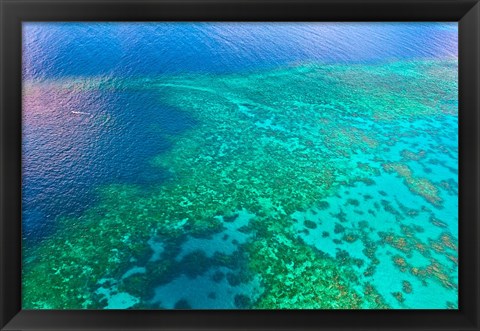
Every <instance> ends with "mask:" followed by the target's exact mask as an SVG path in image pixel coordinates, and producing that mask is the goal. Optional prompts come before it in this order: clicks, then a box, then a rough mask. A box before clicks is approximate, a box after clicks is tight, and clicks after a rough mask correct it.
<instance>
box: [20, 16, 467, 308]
mask: <svg viewBox="0 0 480 331" xmlns="http://www.w3.org/2000/svg"><path fill="white" fill-rule="evenodd" d="M67 36H69V37H68V38H67ZM71 36H75V38H71ZM456 49H457V26H456V24H451V23H408V24H406V23H394V24H392V23H388V24H387V23H348V24H346V23H341V24H340V23H308V24H307V23H305V24H293V23H281V24H280V23H276V24H273V23H272V24H265V23H263V24H257V23H255V24H254V23H244V24H240V23H168V24H167V23H163V24H153V23H128V24H127V23H121V24H120V23H115V24H113V23H109V24H107V23H95V24H94V23H88V24H85V23H76V24H73V23H35V24H33V23H32V24H27V25H25V26H24V70H23V72H24V87H23V91H24V95H23V105H24V106H23V107H24V109H23V221H22V222H23V223H22V225H23V238H24V240H23V243H24V251H23V256H24V262H23V270H24V271H23V272H24V274H23V307H24V308H27V309H32V308H35V309H62V308H63V309H82V308H89V309H102V308H104V309H127V308H128V309H159V308H166V309H171V308H178V309H180V308H181V309H185V308H193V309H197V308H198V309H202V308H205V309H231V308H241V309H257V308H258V309H262V308H284V309H296V308H305V309H312V308H322V309H359V308H364V309H370V308H399V309H411V308H450V309H451V308H457V306H458V298H457V296H458V291H457V290H458V267H457V264H458V251H457V250H458V249H457V244H458V231H457V229H458V201H457V197H458V164H457V163H458V142H457V141H458V129H457V128H458V98H457V92H458V91H457V90H458V86H457V50H456Z"/></svg>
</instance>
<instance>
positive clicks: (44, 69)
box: [24, 23, 457, 78]
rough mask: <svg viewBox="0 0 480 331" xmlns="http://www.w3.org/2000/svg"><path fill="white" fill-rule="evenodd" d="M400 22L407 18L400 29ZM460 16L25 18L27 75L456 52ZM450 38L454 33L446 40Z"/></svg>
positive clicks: (124, 73) (123, 73) (241, 67)
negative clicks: (411, 19) (374, 19)
mask: <svg viewBox="0 0 480 331" xmlns="http://www.w3.org/2000/svg"><path fill="white" fill-rule="evenodd" d="M399 26H402V28H401V29H399ZM456 26H457V23H451V24H447V25H445V23H342V24H338V23H307V24H299V23H271V24H265V23H214V24H212V23H195V24H191V23H162V24H158V23H95V24H91V23H89V24H85V23H55V24H52V23H25V24H24V50H25V53H24V60H25V66H24V76H25V77H26V78H58V77H68V76H92V75H94V76H98V75H113V76H115V77H130V76H138V75H158V74H162V73H174V72H206V73H219V72H232V71H245V70H249V69H250V70H255V69H258V68H265V67H275V66H280V65H283V64H285V63H290V62H296V61H314V60H318V61H324V62H335V63H338V62H345V63H351V62H359V63H365V62H366V61H384V60H395V59H406V58H418V57H442V56H452V55H456V53H457V49H456V47H457V43H456V38H453V39H452V35H456V34H457V30H456ZM445 40H452V41H453V42H452V43H451V45H446V43H445Z"/></svg>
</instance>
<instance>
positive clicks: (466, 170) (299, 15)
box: [0, 0, 480, 331]
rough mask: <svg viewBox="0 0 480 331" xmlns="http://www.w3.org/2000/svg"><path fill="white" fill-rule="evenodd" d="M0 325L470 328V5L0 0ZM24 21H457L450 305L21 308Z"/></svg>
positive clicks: (474, 321) (474, 151) (473, 240)
mask: <svg viewBox="0 0 480 331" xmlns="http://www.w3.org/2000/svg"><path fill="white" fill-rule="evenodd" d="M0 12H1V56H2V58H1V69H2V71H1V112H0V116H1V117H0V121H1V162H0V167H1V168H0V171H1V187H0V189H1V191H0V192H1V204H0V208H1V210H0V212H1V214H0V218H1V219H0V226H1V228H0V233H1V269H0V291H1V292H0V314H1V315H0V328H1V330H8V331H13V330H73V329H75V330H105V329H111V330H114V329H115V330H120V329H121V330H147V329H148V330H180V329H181V330H200V329H202V330H207V329H208V330H210V329H211V330H220V329H222V330H248V329H252V330H253V329H256V330H307V329H315V330H317V329H318V330H320V329H324V330H329V329H362V330H366V329H372V330H373V329H417V330H427V329H429V330H433V329H442V330H480V329H479V328H480V314H479V310H480V305H479V298H480V295H479V294H480V292H479V290H480V286H479V282H480V274H479V265H480V263H479V247H480V245H479V242H480V235H479V229H480V227H479V226H478V219H479V217H478V216H479V208H478V205H479V194H478V193H479V169H480V167H479V156H480V152H479V147H480V146H479V132H480V130H479V110H480V109H479V95H480V91H479V86H480V85H479V61H480V48H479V47H480V4H479V3H478V2H477V1H471V0H459V1H454V0H418V1H417V0H403V1H398V0H394V1H377V0H373V1H372V0H337V1H334V0H329V1H321V0H315V1H311V0H299V1H295V0H288V1H286V0H259V1H254V0H176V1H173V0H138V1H135V0H120V1H113V0H111V1H105V0H104V1H93V0H70V1H67V0H65V1H58V0H49V1H48V0H37V1H35V0H26V1H25V0H1V1H0ZM24 21H458V22H459V309H458V310H253V311H252V310H250V311H242V310H226V311H224V310H210V311H209V310H161V311H153V310H151V311H148V310H101V311H100V310H95V311H94V310H84V311H82V310H75V311H74V310H63V311H60V310H48V311H40V310H37V311H29V310H22V309H21V296H20V294H21V292H20V291H21V250H20V244H21V242H20V240H21V236H20V235H21V231H20V227H21V192H20V190H21V167H20V164H21V163H20V162H21V149H20V147H21V23H22V22H24Z"/></svg>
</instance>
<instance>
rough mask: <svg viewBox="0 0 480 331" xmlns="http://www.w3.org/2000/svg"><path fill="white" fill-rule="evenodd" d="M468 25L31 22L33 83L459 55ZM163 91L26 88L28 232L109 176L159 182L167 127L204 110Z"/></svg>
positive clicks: (89, 197) (186, 122)
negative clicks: (157, 159)
mask: <svg viewBox="0 0 480 331" xmlns="http://www.w3.org/2000/svg"><path fill="white" fill-rule="evenodd" d="M399 25H403V28H402V29H398V26H399ZM456 26H457V25H456V23H451V24H449V25H445V24H444V23H443V24H437V23H377V24H371V23H368V24H365V23H344V24H338V23H318V24H312V23H309V24H299V23H275V24H265V23H248V24H239V23H215V24H211V23H196V24H190V23H189V24H186V23H163V24H157V23H88V24H85V23H24V25H23V29H24V30H23V49H24V53H23V54H24V58H23V60H24V65H23V75H24V81H25V82H26V83H28V82H31V81H32V80H37V79H41V80H45V81H46V82H55V81H56V80H61V79H64V78H72V77H92V76H93V77H98V76H107V77H114V78H123V79H128V78H131V77H132V78H134V77H142V76H155V77H157V76H159V75H162V74H175V73H194V72H201V73H212V74H214V73H230V72H248V71H255V70H260V69H266V68H275V67H279V66H283V65H285V64H295V63H298V62H302V61H307V62H308V61H321V62H327V63H368V62H382V61H391V60H398V59H406V58H409V59H413V58H430V57H432V58H433V57H435V58H439V57H450V56H456V54H457V49H456V45H457V42H456V40H457V38H456V34H457V29H456ZM452 36H453V38H452ZM445 40H453V42H452V43H451V45H450V44H446V43H445ZM47 85H48V84H47ZM25 99H26V100H25ZM160 99H161V91H158V95H156V94H155V93H152V92H151V91H149V92H146V91H110V92H106V91H102V93H98V91H97V92H95V91H66V90H62V89H58V88H55V87H52V88H51V89H50V88H48V87H43V88H41V89H40V90H38V91H36V92H35V93H34V94H30V95H28V96H26V97H25V98H24V114H23V117H24V121H23V136H24V140H23V160H24V164H23V226H24V236H26V237H28V238H29V239H31V240H34V239H38V238H41V236H42V234H44V233H45V231H46V230H48V229H49V228H50V227H51V225H53V224H54V223H55V219H56V218H57V217H59V216H79V215H81V212H82V211H83V210H85V209H86V208H88V206H89V205H91V204H92V203H94V202H95V188H96V187H98V186H99V185H103V184H108V183H137V184H147V185H146V186H148V184H149V182H152V183H160V182H161V181H162V180H163V179H164V178H165V177H166V176H167V174H166V173H159V172H158V169H157V170H155V171H151V170H152V168H151V166H150V165H149V161H150V160H151V158H152V157H153V156H154V155H157V154H159V153H162V152H163V151H165V150H167V149H168V148H169V146H170V144H171V142H170V141H171V140H170V139H169V138H168V137H167V136H169V135H170V136H171V135H174V134H175V133H178V132H181V131H183V130H186V129H188V128H189V127H191V126H194V125H195V121H194V119H192V118H189V117H188V116H187V115H185V114H184V113H182V112H180V111H179V110H177V109H173V108H172V107H171V106H166V105H164V104H162V103H161V101H160ZM52 109H53V110H52ZM47 110H49V111H47ZM167 119H168V121H167Z"/></svg>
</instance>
